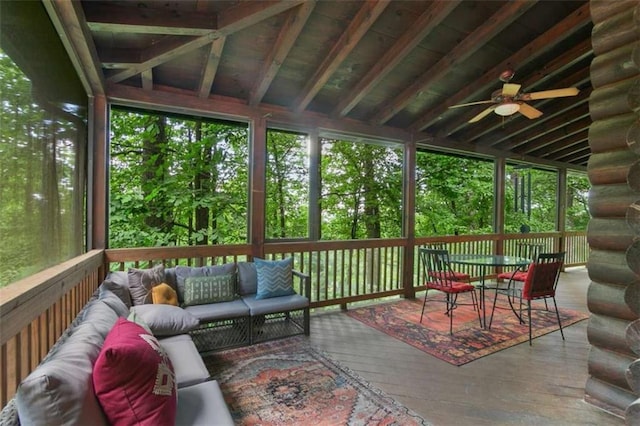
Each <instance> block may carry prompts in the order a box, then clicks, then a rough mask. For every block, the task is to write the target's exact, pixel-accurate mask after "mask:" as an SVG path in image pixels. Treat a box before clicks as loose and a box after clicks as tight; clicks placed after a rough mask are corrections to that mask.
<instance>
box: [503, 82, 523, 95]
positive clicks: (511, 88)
mask: <svg viewBox="0 0 640 426" xmlns="http://www.w3.org/2000/svg"><path fill="white" fill-rule="evenodd" d="M520 87H522V86H521V85H520V84H513V83H505V84H504V85H503V86H502V96H508V97H510V98H513V97H514V96H515V95H517V94H518V91H519V90H520Z"/></svg>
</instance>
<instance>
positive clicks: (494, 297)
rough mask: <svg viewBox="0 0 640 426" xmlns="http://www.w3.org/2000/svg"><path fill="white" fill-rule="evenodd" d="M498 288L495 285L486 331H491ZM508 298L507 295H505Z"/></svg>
mask: <svg viewBox="0 0 640 426" xmlns="http://www.w3.org/2000/svg"><path fill="white" fill-rule="evenodd" d="M497 287H498V286H497V285H496V291H495V294H494V295H493V306H492V307H491V317H490V318H489V327H487V329H489V330H491V324H493V313H494V312H495V311H496V303H497V302H498V288H497ZM507 297H509V295H507Z"/></svg>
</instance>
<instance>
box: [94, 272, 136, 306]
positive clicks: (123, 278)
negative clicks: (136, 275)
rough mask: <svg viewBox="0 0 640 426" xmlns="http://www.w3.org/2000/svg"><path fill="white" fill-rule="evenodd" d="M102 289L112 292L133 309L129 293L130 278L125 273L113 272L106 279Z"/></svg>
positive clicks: (101, 285)
mask: <svg viewBox="0 0 640 426" xmlns="http://www.w3.org/2000/svg"><path fill="white" fill-rule="evenodd" d="M100 287H104V288H105V289H106V290H111V291H112V292H113V293H114V294H115V295H116V296H118V297H119V298H120V300H122V301H123V302H124V304H125V305H127V308H130V307H131V304H132V303H131V293H130V292H129V276H128V275H127V273H126V272H124V271H111V272H109V275H107V277H106V278H105V279H104V281H103V282H102V284H100Z"/></svg>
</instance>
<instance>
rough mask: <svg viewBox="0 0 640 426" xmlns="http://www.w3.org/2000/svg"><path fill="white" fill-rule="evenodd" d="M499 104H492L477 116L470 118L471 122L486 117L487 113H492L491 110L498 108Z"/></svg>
mask: <svg viewBox="0 0 640 426" xmlns="http://www.w3.org/2000/svg"><path fill="white" fill-rule="evenodd" d="M497 106H498V105H492V106H490V107H489V108H487V109H485V110H484V111H482V112H481V113H480V114H478V115H476V116H475V117H473V118H472V119H471V120H469V123H475V122H477V121H480V120H482V119H483V118H485V117H486V116H487V115H489V114H491V112H492V111H493V110H494V109H496V107H497Z"/></svg>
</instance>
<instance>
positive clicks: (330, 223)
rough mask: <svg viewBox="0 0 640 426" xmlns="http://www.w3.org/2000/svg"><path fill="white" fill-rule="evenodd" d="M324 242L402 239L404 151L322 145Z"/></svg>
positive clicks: (342, 143)
mask: <svg viewBox="0 0 640 426" xmlns="http://www.w3.org/2000/svg"><path fill="white" fill-rule="evenodd" d="M321 174H322V199H321V206H322V215H321V216H322V230H321V234H322V238H323V239H327V240H333V239H362V238H395V237H400V236H401V235H402V150H401V149H399V148H389V147H385V146H380V145H374V144H370V143H353V142H348V141H335V140H323V141H322V159H321Z"/></svg>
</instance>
